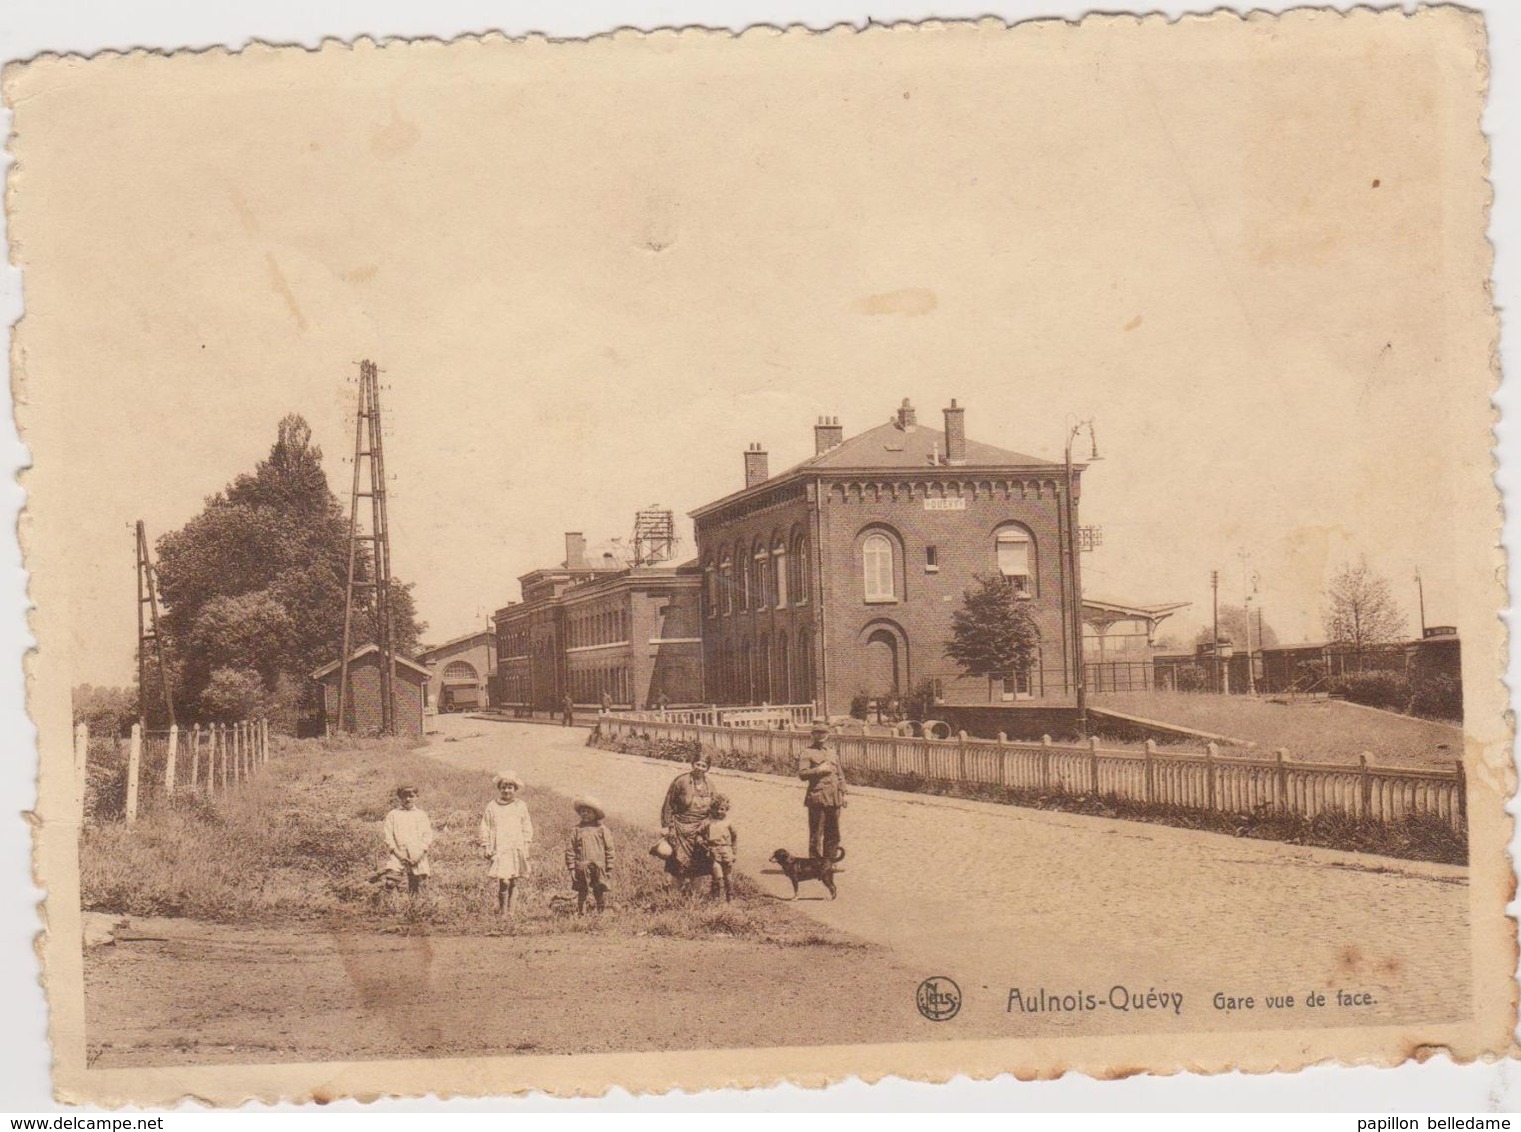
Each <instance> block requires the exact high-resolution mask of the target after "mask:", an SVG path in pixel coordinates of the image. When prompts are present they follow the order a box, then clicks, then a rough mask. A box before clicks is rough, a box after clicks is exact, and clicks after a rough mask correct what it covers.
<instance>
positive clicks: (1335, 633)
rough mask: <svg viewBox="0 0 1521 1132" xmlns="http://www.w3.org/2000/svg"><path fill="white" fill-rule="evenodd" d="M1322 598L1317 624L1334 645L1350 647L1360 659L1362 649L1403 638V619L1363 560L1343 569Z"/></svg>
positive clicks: (1384, 583)
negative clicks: (1322, 604)
mask: <svg viewBox="0 0 1521 1132" xmlns="http://www.w3.org/2000/svg"><path fill="white" fill-rule="evenodd" d="M1325 596H1326V603H1325V605H1324V606H1323V607H1322V609H1321V611H1320V620H1321V624H1322V625H1323V626H1324V627H1325V630H1326V637H1327V638H1328V639H1329V640H1330V641H1332V642H1333V643H1335V644H1344V645H1351V646H1352V651H1353V652H1354V653H1356V654H1358V655H1361V653H1362V652H1363V650H1364V649H1367V648H1369V647H1371V646H1373V645H1382V644H1388V643H1389V642H1390V641H1396V640H1399V639H1400V638H1401V637H1403V636H1404V635H1405V615H1404V614H1403V613H1402V612H1400V608H1399V606H1397V605H1396V604H1395V603H1394V595H1393V594H1392V593H1391V592H1390V590H1389V583H1388V581H1387V580H1385V579H1384V578H1380V577H1379V576H1378V575H1377V574H1374V573H1373V572H1372V571H1370V570H1369V569H1368V562H1367V560H1366V559H1363V558H1359V559H1358V560H1357V565H1355V566H1353V565H1350V564H1349V565H1344V566H1343V567H1342V568H1341V571H1340V573H1338V574H1337V575H1336V577H1334V578H1333V579H1331V586H1330V588H1329V589H1327V590H1326V595H1325Z"/></svg>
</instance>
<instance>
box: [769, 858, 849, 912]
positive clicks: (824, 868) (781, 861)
mask: <svg viewBox="0 0 1521 1132" xmlns="http://www.w3.org/2000/svg"><path fill="white" fill-rule="evenodd" d="M771 859H772V860H773V861H775V862H776V863H777V865H778V866H780V868H781V870H782V872H783V873H785V874H786V876H787V879H788V880H790V881H791V882H792V899H794V900H796V899H797V886H798V885H799V884H800V883H802V882H803V881H805V880H816V881H819V882H820V883H821V884H823V886H824V887H825V888H827V889H829V899H831V900H833V899H834V898H835V897H836V896H838V895H839V893H838V892H837V891H836V890H835V887H834V874H835V866H836V865H837V864H839V863H840V862H841V861H843V860H844V859H845V848H844V846H840V847H839V848H837V849H836V850H835V851H834V859H833V860H831V859H829V858H827V857H794V856H793V855H792V854H791V853H789V852H787V850H785V849H778V850H777V851H776V852H775V853H773V854H771Z"/></svg>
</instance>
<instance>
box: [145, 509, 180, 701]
mask: <svg viewBox="0 0 1521 1132" xmlns="http://www.w3.org/2000/svg"><path fill="white" fill-rule="evenodd" d="M149 649H152V650H153V657H154V660H156V661H157V662H158V677H159V686H160V688H161V690H162V691H163V695H164V710H165V711H166V712H167V713H168V715H169V726H171V727H173V726H174V725H175V718H174V695H173V694H172V692H171V690H170V686H169V661H168V658H167V657H166V656H165V655H164V639H163V637H162V636H160V635H159V630H158V585H157V583H155V582H154V580H153V559H152V557H151V556H150V555H149V553H148V534H147V530H146V529H145V528H144V526H143V521H142V520H141V519H139V520H138V521H137V722H138V723H139V724H140V725H141V726H142V729H143V730H144V731H147V730H148V650H149Z"/></svg>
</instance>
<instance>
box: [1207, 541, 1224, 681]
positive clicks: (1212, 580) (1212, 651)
mask: <svg viewBox="0 0 1521 1132" xmlns="http://www.w3.org/2000/svg"><path fill="white" fill-rule="evenodd" d="M1209 586H1210V589H1211V590H1212V591H1213V592H1214V606H1215V621H1214V625H1215V629H1214V636H1213V637H1212V638H1211V641H1210V647H1209V656H1210V662H1211V664H1212V665H1213V667H1214V669H1215V692H1216V693H1217V694H1218V693H1219V692H1220V691H1221V686H1222V681H1221V679H1220V571H1219V570H1211V571H1210V572H1209Z"/></svg>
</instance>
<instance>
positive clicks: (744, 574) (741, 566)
mask: <svg viewBox="0 0 1521 1132" xmlns="http://www.w3.org/2000/svg"><path fill="white" fill-rule="evenodd" d="M734 558H735V566H736V568H737V569H738V570H739V608H740V609H741V610H745V609H749V608H750V602H751V600H752V598H751V596H750V595H751V589H750V579H751V576H752V575H753V574H754V572H755V571H754V570H752V569H751V568H750V566H751V564H750V548H749V547H747V546H746V545H745V544H744V543H740V544H739V545H738V546H736V547H735V548H734Z"/></svg>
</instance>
